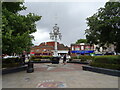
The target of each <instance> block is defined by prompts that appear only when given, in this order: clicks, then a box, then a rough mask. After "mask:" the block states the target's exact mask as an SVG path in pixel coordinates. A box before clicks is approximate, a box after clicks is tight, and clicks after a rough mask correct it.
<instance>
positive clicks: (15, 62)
mask: <svg viewBox="0 0 120 90" xmlns="http://www.w3.org/2000/svg"><path fill="white" fill-rule="evenodd" d="M21 65H22V60H21V58H18V57H17V58H3V59H2V68H8V67H17V66H21Z"/></svg>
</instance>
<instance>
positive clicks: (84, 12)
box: [20, 0, 106, 46]
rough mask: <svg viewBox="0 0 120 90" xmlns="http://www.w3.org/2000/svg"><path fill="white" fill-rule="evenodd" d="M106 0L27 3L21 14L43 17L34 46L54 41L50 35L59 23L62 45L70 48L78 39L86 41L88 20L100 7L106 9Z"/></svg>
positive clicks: (38, 24)
mask: <svg viewBox="0 0 120 90" xmlns="http://www.w3.org/2000/svg"><path fill="white" fill-rule="evenodd" d="M105 3H106V0H102V2H95V1H93V2H88V1H86V2H48V1H47V2H38V1H36V2H33V1H27V0H26V2H25V3H24V5H25V6H26V7H27V9H26V10H24V11H21V12H20V14H22V15H27V14H28V13H35V14H36V15H39V16H42V18H41V20H39V21H38V22H36V28H37V32H35V33H33V34H32V35H33V36H34V37H35V41H34V40H33V44H34V45H39V44H40V43H42V42H48V41H52V40H51V39H50V35H49V33H50V32H51V31H52V30H53V26H54V25H55V24H56V23H57V24H58V27H59V28H60V32H61V34H62V40H59V42H60V43H63V44H64V45H67V46H70V44H71V43H75V42H76V41H77V40H78V39H85V30H86V29H87V28H88V27H87V24H86V22H87V21H86V18H87V17H90V16H92V15H93V14H95V13H96V12H97V11H98V9H99V8H100V7H104V5H105Z"/></svg>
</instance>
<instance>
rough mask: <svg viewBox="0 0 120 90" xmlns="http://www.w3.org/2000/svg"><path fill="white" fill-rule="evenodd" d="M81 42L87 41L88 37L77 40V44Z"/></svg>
mask: <svg viewBox="0 0 120 90" xmlns="http://www.w3.org/2000/svg"><path fill="white" fill-rule="evenodd" d="M80 43H87V39H78V40H77V41H76V44H80Z"/></svg>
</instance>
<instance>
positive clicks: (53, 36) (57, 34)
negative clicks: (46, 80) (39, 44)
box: [50, 24, 62, 57]
mask: <svg viewBox="0 0 120 90" xmlns="http://www.w3.org/2000/svg"><path fill="white" fill-rule="evenodd" d="M61 37H62V35H61V33H60V31H59V27H58V26H57V24H55V26H54V27H53V31H51V32H50V39H52V40H54V41H55V51H54V56H55V57H57V56H58V50H57V40H61Z"/></svg>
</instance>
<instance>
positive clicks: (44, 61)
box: [33, 61, 51, 63]
mask: <svg viewBox="0 0 120 90" xmlns="http://www.w3.org/2000/svg"><path fill="white" fill-rule="evenodd" d="M33 63H51V61H33Z"/></svg>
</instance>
